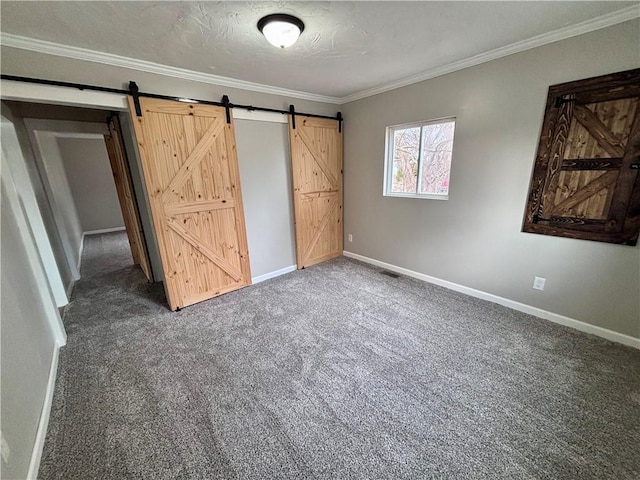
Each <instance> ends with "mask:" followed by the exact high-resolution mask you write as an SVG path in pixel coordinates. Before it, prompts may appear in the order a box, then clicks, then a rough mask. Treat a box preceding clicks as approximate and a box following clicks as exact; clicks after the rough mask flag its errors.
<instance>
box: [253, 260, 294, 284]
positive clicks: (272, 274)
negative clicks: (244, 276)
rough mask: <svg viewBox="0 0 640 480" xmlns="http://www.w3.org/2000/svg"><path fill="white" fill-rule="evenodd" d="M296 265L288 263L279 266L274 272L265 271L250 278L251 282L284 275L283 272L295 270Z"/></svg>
mask: <svg viewBox="0 0 640 480" xmlns="http://www.w3.org/2000/svg"><path fill="white" fill-rule="evenodd" d="M297 268H298V267H297V266H296V265H289V266H288V267H284V268H281V269H280V270H276V271H274V272H269V273H265V274H264V275H258V276H257V277H252V278H251V283H252V284H254V285H255V284H256V283H260V282H264V281H265V280H269V279H270V278H275V277H279V276H280V275H284V274H285V273H291V272H293V271H295V270H296V269H297Z"/></svg>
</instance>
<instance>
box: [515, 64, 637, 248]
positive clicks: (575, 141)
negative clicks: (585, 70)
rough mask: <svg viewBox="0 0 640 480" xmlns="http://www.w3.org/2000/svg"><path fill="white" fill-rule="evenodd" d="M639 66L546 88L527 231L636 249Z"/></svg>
mask: <svg viewBox="0 0 640 480" xmlns="http://www.w3.org/2000/svg"><path fill="white" fill-rule="evenodd" d="M639 166H640V69H638V70H632V71H629V72H622V73H620V74H613V75H607V76H604V77H598V78H596V79H588V80H584V81H582V82H572V83H570V84H563V85H556V86H554V87H551V88H550V89H549V96H548V99H547V111H546V113H545V119H544V124H543V132H542V136H541V138H540V145H539V149H538V157H537V159H536V165H535V168H534V173H533V179H532V183H531V189H530V193H529V202H528V205H527V211H526V214H525V221H524V226H523V231H525V232H532V233H542V234H548V235H556V236H564V237H571V238H580V239H586V240H596V241H603V242H611V243H621V244H628V245H635V244H636V242H637V239H638V230H639V227H640V224H639V220H640V198H639V196H640V185H639V183H640V178H639V176H638V167H639Z"/></svg>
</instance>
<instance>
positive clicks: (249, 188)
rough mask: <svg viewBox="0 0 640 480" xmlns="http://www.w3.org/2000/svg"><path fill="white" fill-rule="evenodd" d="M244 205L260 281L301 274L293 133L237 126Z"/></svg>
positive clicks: (276, 127)
mask: <svg viewBox="0 0 640 480" xmlns="http://www.w3.org/2000/svg"><path fill="white" fill-rule="evenodd" d="M234 125H235V131H236V144H237V148H238V164H239V166H240V183H241V185H242V201H243V203H244V210H245V223H246V226H247V240H248V243H249V259H250V262H251V275H252V277H253V278H254V279H256V280H260V279H261V278H260V277H263V278H264V276H268V275H269V274H270V273H272V272H277V271H282V270H285V269H289V270H295V265H296V245H295V232H294V224H293V198H292V193H291V161H290V159H289V127H288V125H287V124H285V123H274V122H262V121H253V120H235V122H234Z"/></svg>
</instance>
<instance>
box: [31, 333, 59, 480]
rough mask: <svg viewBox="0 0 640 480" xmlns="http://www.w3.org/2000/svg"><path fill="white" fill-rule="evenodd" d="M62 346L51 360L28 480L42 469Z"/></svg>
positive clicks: (36, 475) (56, 349) (56, 348)
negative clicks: (41, 461)
mask: <svg viewBox="0 0 640 480" xmlns="http://www.w3.org/2000/svg"><path fill="white" fill-rule="evenodd" d="M59 353H60V346H59V345H56V346H55V348H54V349H53V357H52V359H51V368H49V380H48V382H47V391H46V393H45V397H44V404H43V405H42V412H41V413H40V421H39V422H38V430H37V432H36V441H35V443H34V445H33V450H32V451H31V461H30V462H29V471H28V473H27V479H28V480H31V479H34V480H35V479H36V478H38V469H39V468H40V460H41V458H42V450H43V448H44V440H45V438H46V436H47V427H48V426H49V415H50V414H51V403H52V401H53V391H54V389H55V386H56V374H57V372H58V354H59Z"/></svg>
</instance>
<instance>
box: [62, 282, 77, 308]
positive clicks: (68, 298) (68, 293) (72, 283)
mask: <svg viewBox="0 0 640 480" xmlns="http://www.w3.org/2000/svg"><path fill="white" fill-rule="evenodd" d="M75 284H76V281H75V280H73V279H71V281H70V282H69V285H67V300H68V301H69V302H71V294H72V293H73V287H74V286H75ZM67 305H69V304H68V303H67ZM65 306H66V305H65Z"/></svg>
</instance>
